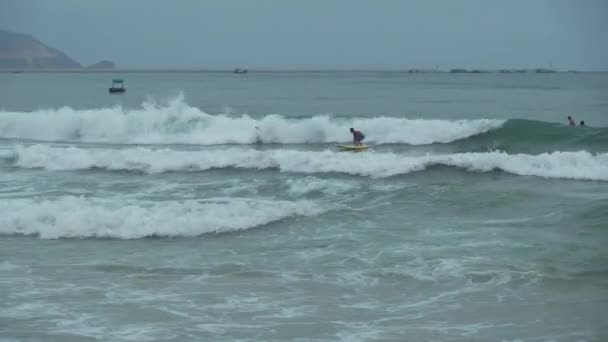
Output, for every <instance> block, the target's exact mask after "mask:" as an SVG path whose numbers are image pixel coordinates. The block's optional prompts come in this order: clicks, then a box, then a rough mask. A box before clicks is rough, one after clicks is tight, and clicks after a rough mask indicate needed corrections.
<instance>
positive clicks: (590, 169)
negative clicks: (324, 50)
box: [11, 145, 608, 181]
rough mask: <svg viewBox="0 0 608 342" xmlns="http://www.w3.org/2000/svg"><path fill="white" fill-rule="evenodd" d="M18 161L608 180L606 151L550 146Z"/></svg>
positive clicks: (27, 162) (54, 153) (37, 156)
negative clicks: (538, 149)
mask: <svg viewBox="0 0 608 342" xmlns="http://www.w3.org/2000/svg"><path fill="white" fill-rule="evenodd" d="M11 158H12V159H13V160H14V161H13V163H15V165H16V166H19V167H23V168H44V169H47V170H86V169H91V168H101V169H106V170H134V171H141V172H147V173H159V172H168V171H173V172H188V171H203V170H209V169H217V168H239V169H278V170H281V171H285V172H299V173H311V174H314V173H327V172H336V173H347V174H352V175H360V176H371V177H389V176H394V175H399V174H406V173H410V172H414V171H420V170H424V169H426V168H428V167H430V166H434V165H445V166H454V167H458V168H463V169H466V170H469V171H480V172H487V171H492V170H502V171H505V172H509V173H512V174H516V175H523V176H539V177H548V178H571V179H582V180H601V181H608V153H598V154H592V153H589V152H586V151H579V152H550V153H542V154H538V155H531V154H521V153H520V154H508V153H505V152H498V151H495V152H468V153H454V154H425V155H401V154H395V153H375V152H366V153H343V152H333V151H330V150H325V151H320V152H314V151H294V150H285V149H278V150H266V151H259V150H254V149H242V148H230V149H223V150H209V151H175V150H169V149H159V150H155V149H150V148H143V147H138V148H129V149H121V150H113V149H83V148H77V147H69V148H58V147H48V146H44V145H34V146H30V147H22V146H18V147H16V148H15V150H14V156H13V157H11Z"/></svg>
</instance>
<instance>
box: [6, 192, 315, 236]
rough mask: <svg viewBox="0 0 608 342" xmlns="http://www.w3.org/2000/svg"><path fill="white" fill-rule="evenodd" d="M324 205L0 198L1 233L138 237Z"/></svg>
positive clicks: (248, 222)
mask: <svg viewBox="0 0 608 342" xmlns="http://www.w3.org/2000/svg"><path fill="white" fill-rule="evenodd" d="M321 212H322V210H321V209H320V208H319V207H318V206H317V205H315V204H314V203H312V202H308V201H298V202H288V201H263V200H255V201H254V200H246V199H238V198H229V199H216V200H207V201H182V202H148V203H145V202H144V203H142V202H141V201H138V202H137V203H128V202H119V201H116V200H109V199H106V200H102V199H87V198H83V197H62V198H59V199H56V200H43V201H36V200H32V199H3V200H0V234H21V235H37V236H40V237H41V238H45V239H56V238H73V237H77V238H90V237H104V238H119V239H136V238H143V237H149V236H169V237H177V236H197V235H201V234H206V233H221V232H230V231H238V230H246V229H251V228H255V227H258V226H261V225H265V224H268V223H271V222H276V221H279V220H282V219H284V218H288V217H292V216H312V215H317V214H319V213H321Z"/></svg>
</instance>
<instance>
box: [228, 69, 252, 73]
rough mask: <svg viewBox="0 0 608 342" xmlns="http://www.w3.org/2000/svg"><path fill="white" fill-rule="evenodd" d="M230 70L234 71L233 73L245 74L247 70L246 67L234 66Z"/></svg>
mask: <svg viewBox="0 0 608 342" xmlns="http://www.w3.org/2000/svg"><path fill="white" fill-rule="evenodd" d="M232 72H233V73H235V74H246V73H248V72H249V71H248V70H247V69H241V68H236V69H234V70H233V71H232Z"/></svg>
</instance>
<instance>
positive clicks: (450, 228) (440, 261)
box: [0, 73, 608, 341]
mask: <svg viewBox="0 0 608 342" xmlns="http://www.w3.org/2000/svg"><path fill="white" fill-rule="evenodd" d="M116 77H123V78H125V80H126V86H127V88H128V90H127V93H126V94H125V95H122V96H110V95H108V94H107V89H106V88H107V86H108V85H109V82H110V81H111V79H112V78H116ZM0 87H1V89H0V90H1V91H0V170H1V172H0V234H1V235H0V247H1V248H0V303H2V305H1V306H2V307H1V308H0V340H3V341H4V340H6V341H13V340H14V341H21V340H28V341H50V340H57V341H82V340H104V341H192V340H209V341H285V340H292V341H604V340H606V339H608V323H606V322H607V321H606V319H605V315H606V308H607V307H608V267H607V265H608V251H607V249H606V244H607V243H608V231H607V229H608V128H607V127H608V95H607V94H608V75H607V74H548V75H545V74H543V75H535V74H524V75H519V74H518V75H491V74H488V75H448V74H415V75H411V74H404V73H250V74H247V75H232V74H221V73H208V74H205V73H195V74H187V73H184V74H126V75H108V74H0ZM567 115H573V116H574V117H575V119H576V120H577V121H578V120H581V119H582V120H585V122H586V124H587V126H588V127H569V126H566V125H565V121H566V120H565V117H566V116H567ZM256 127H257V129H256ZM349 127H356V128H358V129H361V130H362V131H363V132H364V133H365V135H366V142H367V143H368V144H369V145H370V146H371V148H370V150H369V151H367V152H361V153H351V152H340V151H338V150H337V149H336V147H335V146H336V144H339V143H344V142H348V141H349V139H350V135H349V132H348V128H349Z"/></svg>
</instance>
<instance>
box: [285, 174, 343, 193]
mask: <svg viewBox="0 0 608 342" xmlns="http://www.w3.org/2000/svg"><path fill="white" fill-rule="evenodd" d="M287 185H289V190H288V192H289V194H291V195H293V196H302V195H305V194H308V193H311V192H315V191H319V192H322V193H324V194H326V195H337V194H341V193H344V192H347V191H349V190H352V189H353V188H355V185H354V184H351V183H348V182H344V181H334V180H327V179H321V178H317V177H306V178H303V179H299V178H298V179H288V180H287Z"/></svg>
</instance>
